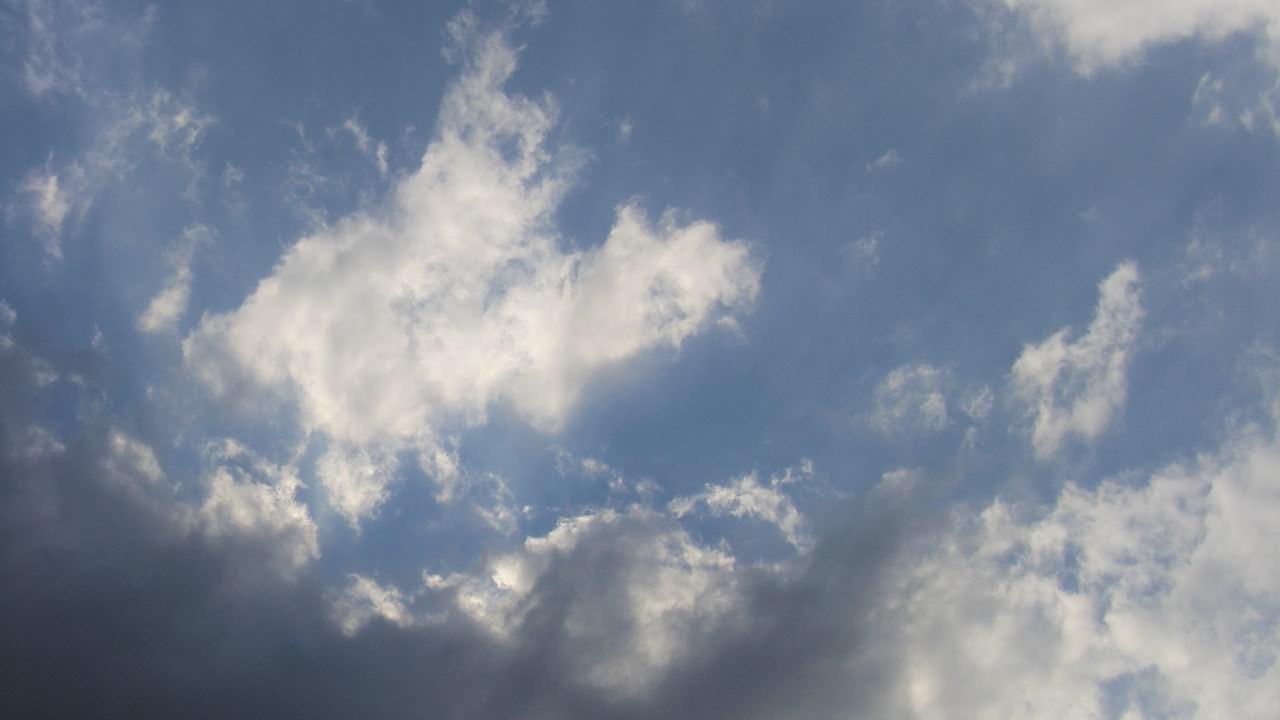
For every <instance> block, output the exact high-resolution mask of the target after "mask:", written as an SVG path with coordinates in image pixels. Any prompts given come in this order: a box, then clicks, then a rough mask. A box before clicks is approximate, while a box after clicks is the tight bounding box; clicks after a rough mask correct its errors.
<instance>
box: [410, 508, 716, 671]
mask: <svg viewBox="0 0 1280 720" xmlns="http://www.w3.org/2000/svg"><path fill="white" fill-rule="evenodd" d="M583 548H586V549H587V550H586V551H585V553H584V554H583V555H582V557H581V558H580V559H572V558H574V557H575V553H578V552H580V551H581V549H583ZM601 553H604V554H601ZM733 568H734V560H733V557H732V556H731V555H729V554H727V553H726V552H725V551H724V550H723V549H719V548H711V547H705V546H702V545H699V544H697V543H696V542H695V541H694V540H693V539H692V538H691V537H690V536H689V534H688V533H687V532H685V531H684V530H682V529H680V528H678V527H675V526H672V525H670V524H669V523H667V522H666V521H664V520H663V519H662V518H661V517H659V516H657V515H655V514H654V513H652V512H651V511H647V510H642V509H639V508H632V509H631V510H629V511H627V512H626V513H619V512H616V511H614V510H603V511H599V512H595V513H587V514H584V515H579V516H576V517H571V518H562V519H561V520H560V522H559V523H558V524H557V525H556V527H555V528H554V529H553V530H552V531H551V532H549V533H547V534H546V535H543V536H535V537H529V538H527V539H526V540H525V542H524V545H523V547H521V548H519V549H518V550H516V551H514V552H510V553H506V554H501V555H497V556H494V557H493V558H491V559H490V560H489V561H488V563H487V564H486V566H485V568H484V572H483V573H480V574H475V575H460V574H457V575H452V576H450V577H447V578H442V577H440V576H436V575H425V576H424V583H425V586H426V587H427V589H429V590H431V591H435V592H449V593H452V594H453V602H454V605H455V607H456V608H457V610H458V611H460V612H462V613H464V614H465V615H467V616H468V617H470V618H471V619H472V620H473V621H475V622H476V623H478V624H479V625H480V626H481V627H483V628H485V629H486V630H488V631H489V632H490V633H491V634H492V635H493V637H494V638H495V639H498V640H500V641H503V640H505V639H509V638H512V637H513V633H514V632H515V631H516V630H517V628H519V627H520V626H521V624H522V623H524V622H526V621H527V620H528V618H526V617H525V614H524V613H525V611H527V610H528V609H529V607H530V606H531V604H530V603H529V602H528V600H529V599H530V597H531V596H532V594H533V593H535V592H537V588H538V587H539V583H540V579H542V578H544V577H546V576H547V575H548V574H549V573H568V574H570V575H574V573H584V574H586V575H589V576H590V577H591V580H590V581H589V582H588V578H587V577H578V576H577V575H574V577H573V578H572V579H570V580H569V581H570V582H572V583H573V585H575V586H577V587H578V591H575V592H574V593H572V594H571V595H569V596H567V597H566V598H561V600H562V601H565V602H567V606H566V607H564V616H563V621H562V625H561V626H560V631H561V632H562V633H563V641H564V642H565V643H566V648H567V650H568V653H569V656H570V657H572V658H574V662H576V663H578V664H579V667H578V668H577V674H578V676H579V677H583V678H584V679H585V681H586V682H587V683H588V684H590V685H593V686H596V687H598V688H601V689H604V690H607V691H611V692H617V693H622V694H630V693H636V692H640V691H643V690H644V689H646V688H648V687H651V686H652V683H653V682H654V681H656V680H657V679H658V678H660V677H661V676H662V674H663V673H664V672H665V671H666V670H668V669H669V668H670V667H671V665H672V664H673V663H674V662H676V661H678V660H679V659H680V658H682V657H684V656H685V654H686V653H688V652H689V651H691V650H692V649H694V648H695V647H696V644H697V642H698V638H699V635H698V633H697V632H695V628H698V627H703V628H706V627H713V626H715V624H716V623H718V622H720V621H722V620H723V619H724V618H725V617H726V616H728V615H729V614H730V613H731V612H732V610H733V609H734V608H735V607H736V603H737V583H736V580H735V576H734V570H733ZM553 582H554V581H553ZM602 582H603V583H605V584H606V585H607V587H608V588H609V590H608V592H607V593H604V594H598V593H596V592H594V591H592V590H591V588H592V587H595V588H600V587H601V585H600V583H602ZM544 601H545V599H544Z"/></svg>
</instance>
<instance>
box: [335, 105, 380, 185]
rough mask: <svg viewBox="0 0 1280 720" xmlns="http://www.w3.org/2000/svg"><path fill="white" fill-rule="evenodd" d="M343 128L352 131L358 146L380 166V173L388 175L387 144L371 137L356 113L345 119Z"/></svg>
mask: <svg viewBox="0 0 1280 720" xmlns="http://www.w3.org/2000/svg"><path fill="white" fill-rule="evenodd" d="M342 129H343V130H346V131H347V132H349V133H351V137H352V138H353V139H355V141H356V147H357V148H359V150H360V152H362V153H364V154H365V155H367V156H368V157H369V159H370V160H372V161H373V163H374V165H375V166H377V168H378V173H379V174H380V175H386V174H387V144H386V143H385V142H382V141H381V140H379V141H375V140H374V139H373V138H371V137H369V131H368V130H367V129H365V127H364V125H361V124H360V119H359V118H357V117H355V116H354V115H353V116H352V117H349V118H347V119H346V120H345V121H343V123H342Z"/></svg>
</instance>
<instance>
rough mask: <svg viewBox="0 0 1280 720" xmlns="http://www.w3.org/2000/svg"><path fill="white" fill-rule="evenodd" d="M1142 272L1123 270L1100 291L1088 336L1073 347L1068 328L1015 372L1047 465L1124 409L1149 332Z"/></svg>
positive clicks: (1032, 351) (1023, 358) (1029, 351)
mask: <svg viewBox="0 0 1280 720" xmlns="http://www.w3.org/2000/svg"><path fill="white" fill-rule="evenodd" d="M1138 286H1139V276H1138V268H1137V266H1136V265H1134V264H1133V263H1132V262H1125V263H1121V264H1120V266H1119V267H1117V268H1116V270H1115V271H1114V272H1113V273H1111V275H1110V276H1108V277H1107V278H1106V279H1105V280H1103V281H1102V283H1101V284H1100V285H1099V286H1098V291H1099V298H1098V306H1097V309H1096V311H1095V313H1094V317H1093V322H1092V323H1090V325H1089V331H1088V332H1087V333H1086V334H1085V335H1084V337H1081V338H1080V339H1078V340H1076V341H1075V342H1071V341H1070V336H1071V330H1070V328H1063V329H1061V330H1059V331H1058V332H1056V333H1054V334H1053V335H1050V336H1049V337H1048V338H1046V339H1045V340H1044V341H1042V342H1040V343H1039V344H1029V345H1026V346H1025V347H1024V348H1023V349H1022V354H1021V355H1020V356H1019V357H1018V360H1017V361H1016V362H1015V363H1014V365H1013V370H1012V385H1013V390H1014V392H1015V393H1016V394H1017V396H1018V398H1019V399H1020V400H1021V401H1022V402H1023V403H1024V404H1025V405H1026V407H1027V413H1028V416H1030V417H1031V418H1032V419H1033V428H1032V435H1031V438H1032V445H1033V446H1034V448H1035V452H1036V455H1037V456H1038V457H1041V458H1047V457H1050V456H1052V455H1054V454H1055V453H1057V451H1058V450H1059V448H1060V447H1061V445H1062V442H1063V440H1064V439H1066V438H1067V437H1068V436H1072V435H1074V436H1077V437H1080V438H1081V439H1083V440H1086V441H1091V440H1094V439H1096V438H1097V437H1098V436H1099V435H1101V434H1102V431H1103V430H1105V429H1106V427H1107V425H1108V424H1109V423H1110V422H1111V417H1112V415H1114V414H1115V412H1116V411H1117V410H1119V408H1120V407H1121V406H1122V405H1123V404H1124V401H1125V394H1126V391H1127V387H1128V379H1127V371H1128V365H1129V356H1130V355H1131V354H1132V351H1133V345H1134V343H1135V341H1136V340H1137V336H1138V330H1139V328H1140V326H1141V324H1142V318H1143V310H1142V305H1141V303H1140V298H1139V288H1138Z"/></svg>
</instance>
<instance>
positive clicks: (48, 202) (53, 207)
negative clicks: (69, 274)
mask: <svg viewBox="0 0 1280 720" xmlns="http://www.w3.org/2000/svg"><path fill="white" fill-rule="evenodd" d="M66 172H68V173H70V174H73V175H76V176H80V175H83V172H82V171H80V170H79V167H78V166H74V165H73V166H70V167H69V168H68V169H67V171H66ZM18 189H19V190H21V191H22V192H23V193H26V194H27V196H28V197H29V199H30V204H31V214H32V216H33V217H34V218H35V220H36V222H37V226H38V227H39V229H40V232H41V234H42V235H43V236H44V242H45V252H46V253H47V254H48V255H49V257H50V258H52V259H54V260H57V259H60V258H61V257H62V226H63V223H64V222H65V221H66V219H67V215H68V214H69V213H70V212H71V210H72V208H73V206H74V205H75V201H74V198H72V196H71V194H70V192H69V190H68V188H67V187H66V183H64V182H62V181H60V180H59V179H58V174H57V173H55V172H53V171H51V170H50V169H49V167H48V166H46V167H44V168H39V169H36V170H32V171H31V173H29V174H28V175H27V177H26V179H24V180H23V181H22V185H21V186H19V188H18Z"/></svg>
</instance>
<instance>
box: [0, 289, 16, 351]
mask: <svg viewBox="0 0 1280 720" xmlns="http://www.w3.org/2000/svg"><path fill="white" fill-rule="evenodd" d="M17 322H18V312H17V311H16V310H14V309H13V306H11V305H10V304H9V303H7V302H5V301H4V300H0V350H8V349H10V348H12V347H13V346H14V345H15V343H14V342H13V338H12V337H11V336H10V335H9V333H10V332H12V331H13V326H14V325H15V324H17Z"/></svg>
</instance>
